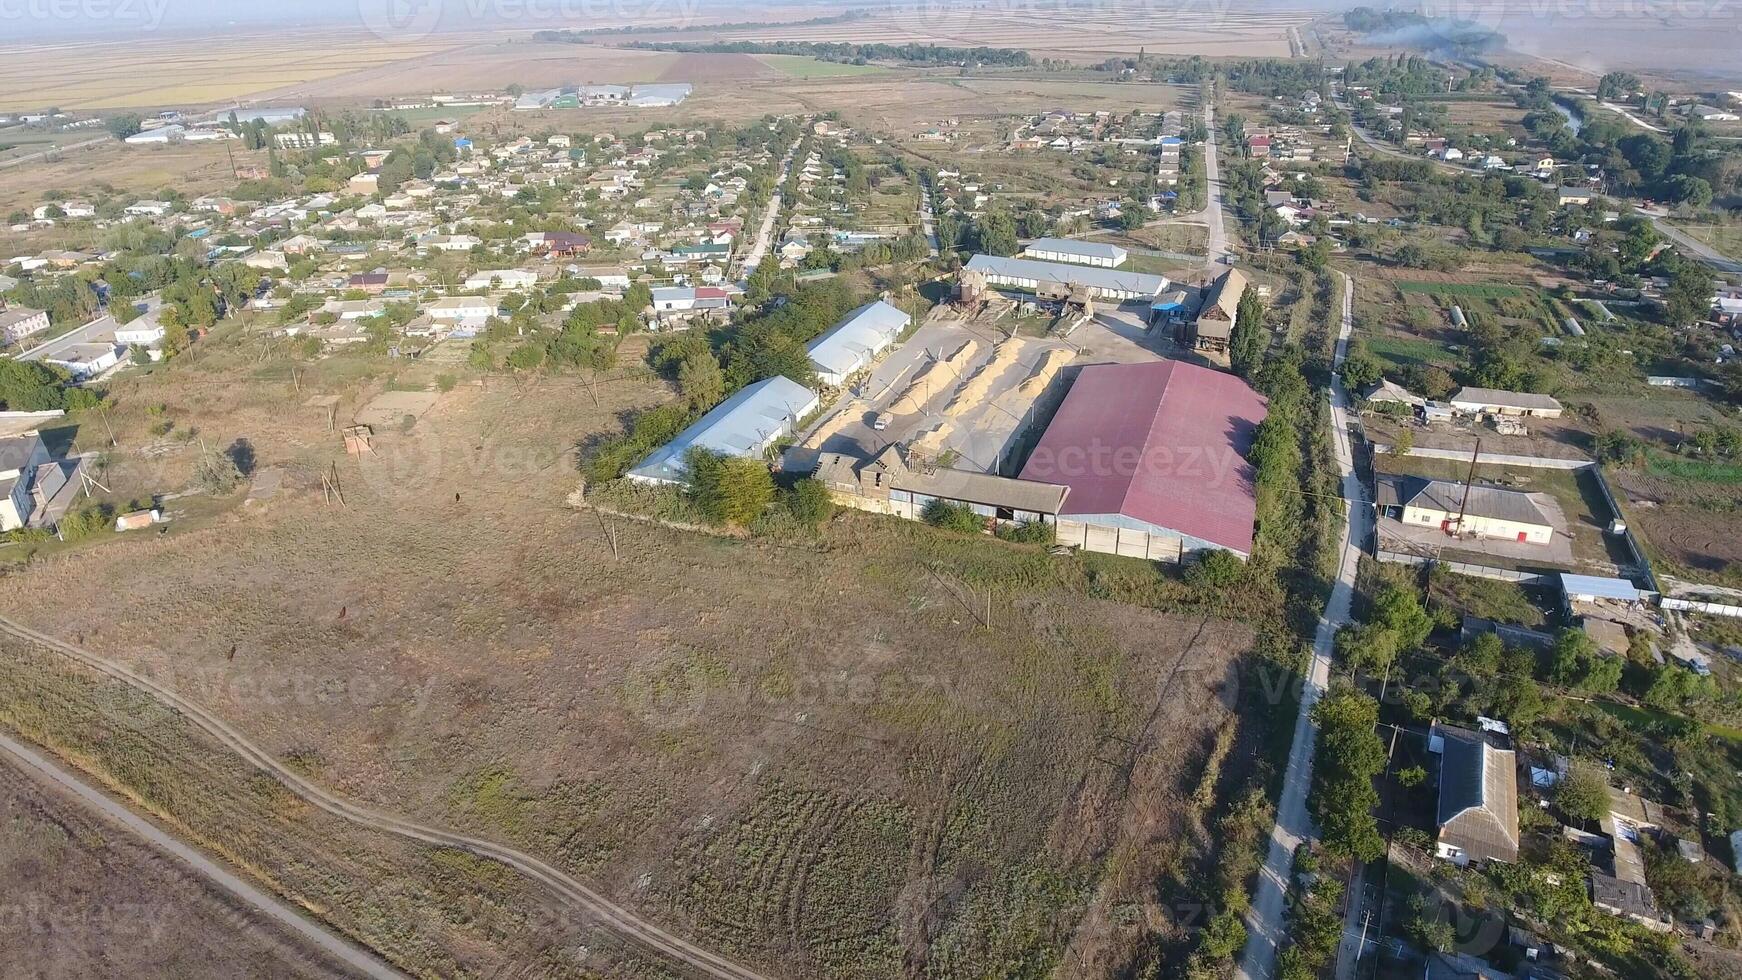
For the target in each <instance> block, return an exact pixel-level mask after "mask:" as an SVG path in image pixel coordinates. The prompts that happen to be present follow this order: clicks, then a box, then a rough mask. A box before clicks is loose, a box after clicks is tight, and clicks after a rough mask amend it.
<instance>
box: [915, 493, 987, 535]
mask: <svg viewBox="0 0 1742 980" xmlns="http://www.w3.org/2000/svg"><path fill="white" fill-rule="evenodd" d="M920 517H921V518H923V519H924V520H925V522H926V523H927V524H930V525H932V526H933V527H941V528H946V529H948V530H951V531H960V532H962V533H963V534H980V533H983V532H984V531H985V530H986V518H984V517H982V516H980V515H979V514H976V513H975V512H974V509H973V508H972V507H969V506H968V505H967V504H952V503H950V502H949V501H947V500H943V499H942V498H933V499H932V501H931V503H929V504H926V505H925V510H923V511H921V512H920Z"/></svg>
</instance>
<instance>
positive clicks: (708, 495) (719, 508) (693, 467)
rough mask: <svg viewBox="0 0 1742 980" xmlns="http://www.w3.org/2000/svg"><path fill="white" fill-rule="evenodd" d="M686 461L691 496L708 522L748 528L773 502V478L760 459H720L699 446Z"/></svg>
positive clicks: (692, 450) (724, 457) (729, 457)
mask: <svg viewBox="0 0 1742 980" xmlns="http://www.w3.org/2000/svg"><path fill="white" fill-rule="evenodd" d="M684 461H685V463H686V464H687V466H688V468H689V480H690V493H691V495H692V496H693V497H694V498H695V500H696V503H697V505H698V506H699V507H700V508H701V510H702V513H703V514H705V515H707V517H708V519H709V520H712V521H714V522H716V523H720V524H729V525H732V526H734V527H747V526H749V524H750V523H751V522H752V521H754V520H756V518H758V517H760V516H762V512H763V511H765V510H767V509H768V505H769V504H770V503H772V502H773V501H774V477H773V475H772V474H770V473H769V472H768V466H767V465H766V464H765V463H763V462H762V461H761V460H759V459H746V458H744V457H740V456H721V455H719V454H718V453H714V452H710V451H708V450H706V449H702V448H700V447H697V448H694V449H691V450H690V451H689V454H688V455H687V456H685V457H684Z"/></svg>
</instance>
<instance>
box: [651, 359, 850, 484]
mask: <svg viewBox="0 0 1742 980" xmlns="http://www.w3.org/2000/svg"><path fill="white" fill-rule="evenodd" d="M817 405H818V401H817V395H816V392H814V391H811V390H810V389H809V388H806V387H805V386H804V385H801V384H799V383H798V382H796V381H792V380H789V379H787V378H782V377H774V378H768V379H766V380H763V381H758V382H756V383H755V384H751V385H746V386H744V387H743V388H740V389H739V390H738V391H737V392H736V393H735V394H733V395H732V397H730V398H728V399H726V400H725V401H723V402H721V403H720V404H718V405H716V406H714V408H713V410H712V411H710V412H708V414H706V415H704V416H702V417H701V418H699V419H697V420H696V421H695V422H694V423H692V424H691V425H690V427H689V428H687V429H685V430H683V431H682V432H680V433H678V434H677V438H675V439H673V440H672V441H670V442H668V443H666V444H665V445H663V446H661V447H659V448H658V449H656V450H654V451H653V452H652V453H651V454H650V455H649V456H648V457H647V458H646V459H644V460H642V461H641V462H640V463H639V464H637V465H636V466H635V468H634V469H632V470H630V471H629V472H628V473H627V474H625V475H626V476H627V477H629V479H631V480H639V481H640V482H642V483H677V484H681V483H684V482H685V481H686V480H687V479H688V476H689V469H688V464H687V463H686V462H685V461H684V457H685V455H687V454H688V453H689V451H690V450H691V449H693V448H697V447H700V448H702V449H706V450H710V451H712V452H716V453H719V454H720V455H722V456H742V457H756V456H760V455H762V454H763V453H764V452H766V451H767V450H768V447H770V446H772V445H774V443H775V441H776V440H778V439H780V438H781V437H782V436H784V435H786V434H788V433H790V432H791V431H792V430H793V429H794V428H796V427H797V426H798V422H799V419H802V418H804V417H805V416H806V415H809V414H810V413H811V412H813V411H815V410H816V408H817Z"/></svg>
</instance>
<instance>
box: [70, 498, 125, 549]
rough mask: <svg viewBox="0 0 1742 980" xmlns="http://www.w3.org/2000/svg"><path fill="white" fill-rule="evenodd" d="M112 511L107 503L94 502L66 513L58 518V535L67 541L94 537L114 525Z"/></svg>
mask: <svg viewBox="0 0 1742 980" xmlns="http://www.w3.org/2000/svg"><path fill="white" fill-rule="evenodd" d="M114 519H115V518H114V512H113V509H112V508H110V507H109V505H107V504H96V505H94V506H91V507H86V508H84V509H83V510H79V511H75V512H74V513H71V514H68V515H67V516H65V517H63V518H61V520H60V525H59V526H60V536H61V538H62V539H63V540H65V541H68V542H74V541H84V540H86V539H87V538H94V537H96V536H97V535H99V534H102V533H103V532H104V531H107V530H109V529H110V528H111V527H113V526H114Z"/></svg>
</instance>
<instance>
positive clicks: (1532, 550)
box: [1379, 495, 1579, 569]
mask: <svg viewBox="0 0 1742 980" xmlns="http://www.w3.org/2000/svg"><path fill="white" fill-rule="evenodd" d="M1542 505H1543V507H1544V508H1545V509H1546V510H1548V512H1549V518H1550V520H1551V523H1552V524H1553V526H1554V527H1555V535H1554V538H1553V539H1552V540H1551V541H1550V542H1549V543H1548V544H1527V543H1522V542H1518V541H1513V540H1511V539H1508V538H1454V537H1450V536H1448V535H1447V534H1446V533H1445V532H1444V531H1441V530H1440V529H1439V528H1437V527H1420V526H1415V525H1410V524H1405V523H1403V522H1402V521H1400V520H1398V519H1396V518H1394V517H1381V518H1380V519H1379V544H1380V547H1382V548H1384V549H1386V550H1388V551H1398V552H1403V553H1404V554H1414V555H1419V554H1429V555H1435V556H1440V555H1444V557H1446V558H1447V559H1449V560H1458V561H1468V562H1474V563H1477V564H1481V563H1482V562H1483V561H1484V560H1491V559H1496V558H1498V559H1501V560H1502V562H1503V563H1504V564H1508V565H1513V564H1518V563H1526V564H1530V563H1536V564H1545V565H1557V566H1563V567H1566V568H1569V569H1570V568H1577V567H1579V563H1578V562H1576V561H1574V559H1573V536H1572V535H1571V534H1569V533H1567V530H1566V529H1567V515H1566V512H1565V510H1563V509H1562V508H1561V505H1560V502H1559V501H1557V500H1555V499H1554V498H1553V497H1547V496H1546V495H1545V499H1544V500H1543V502H1542Z"/></svg>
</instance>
